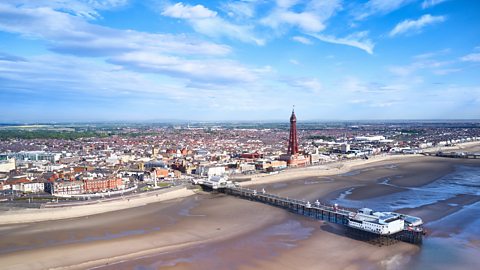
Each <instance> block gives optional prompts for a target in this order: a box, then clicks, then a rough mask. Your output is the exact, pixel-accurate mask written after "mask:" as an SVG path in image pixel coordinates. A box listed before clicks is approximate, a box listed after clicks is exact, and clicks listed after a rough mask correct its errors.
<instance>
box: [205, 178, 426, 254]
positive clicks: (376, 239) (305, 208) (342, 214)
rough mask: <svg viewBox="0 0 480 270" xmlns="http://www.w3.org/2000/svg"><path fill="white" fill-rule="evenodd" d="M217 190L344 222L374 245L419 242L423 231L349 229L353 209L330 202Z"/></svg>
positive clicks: (355, 235) (352, 232)
mask: <svg viewBox="0 0 480 270" xmlns="http://www.w3.org/2000/svg"><path fill="white" fill-rule="evenodd" d="M202 186H203V187H204V188H206V189H210V187H209V186H204V185H202ZM217 191H218V192H221V193H225V194H228V195H232V196H236V197H239V198H242V199H247V200H251V201H256V202H261V203H265V204H269V205H272V206H275V207H279V208H283V209H285V210H288V211H290V212H292V213H296V214H299V215H303V216H307V217H309V218H313V219H317V220H323V221H327V222H331V223H335V224H340V225H344V226H345V227H346V228H347V230H346V234H347V236H349V237H351V238H354V239H359V240H362V241H367V242H370V243H372V244H376V245H388V244H392V243H395V242H397V241H403V242H407V243H412V244H416V245H419V244H421V243H422V239H423V234H424V232H423V229H422V228H421V227H413V228H411V227H406V228H405V229H404V230H403V231H400V232H398V233H394V234H390V235H380V234H375V233H371V232H367V231H364V230H359V229H354V228H351V227H349V226H347V225H348V218H349V216H351V215H352V214H353V215H354V214H355V212H352V211H350V210H346V209H341V208H338V207H335V206H331V205H325V204H322V203H320V202H318V201H317V202H315V203H310V202H306V201H300V200H295V199H290V198H285V197H280V196H277V195H273V194H268V193H266V192H264V191H263V192H262V191H260V192H258V191H256V190H252V189H248V188H241V187H222V188H218V189H217Z"/></svg>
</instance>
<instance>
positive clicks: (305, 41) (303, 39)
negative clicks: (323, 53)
mask: <svg viewBox="0 0 480 270" xmlns="http://www.w3.org/2000/svg"><path fill="white" fill-rule="evenodd" d="M292 40H294V41H297V42H300V43H303V44H305V45H312V44H313V42H312V41H311V40H310V39H308V38H306V37H301V36H294V37H292Z"/></svg>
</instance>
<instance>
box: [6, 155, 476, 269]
mask: <svg viewBox="0 0 480 270" xmlns="http://www.w3.org/2000/svg"><path fill="white" fill-rule="evenodd" d="M332 166H334V167H332V168H328V170H327V169H325V168H313V167H311V168H307V169H299V170H288V171H286V172H284V173H282V174H279V175H273V176H268V177H262V178H258V179H255V180H253V181H252V182H251V183H246V184H247V185H248V186H251V187H253V188H265V189H266V190H267V191H268V192H270V193H274V194H279V195H282V196H288V197H291V198H297V199H307V200H311V201H313V200H316V199H319V200H322V201H329V200H332V199H335V198H337V197H338V196H339V195H341V194H345V198H347V199H351V200H364V199H365V200H367V201H368V200H369V199H371V198H377V197H381V196H391V195H394V194H396V193H400V192H401V191H404V190H408V189H411V188H418V187H423V186H426V185H428V184H430V183H433V182H435V181H436V180H437V179H439V178H440V177H443V176H444V175H448V174H450V173H452V172H454V171H455V170H456V168H457V166H468V167H480V162H479V161H478V160H460V159H446V158H437V157H424V156H392V157H390V156H388V157H379V158H376V159H369V160H367V161H364V160H355V161H348V162H344V163H342V164H335V165H332ZM346 191H349V192H347V193H345V192H346ZM179 197H180V198H179ZM478 201H479V196H476V195H460V196H455V197H453V198H451V199H448V200H445V201H439V202H435V203H432V204H430V205H424V206H422V207H415V208H405V209H401V211H402V212H405V213H410V214H415V215H418V216H421V217H422V218H424V219H425V221H426V222H427V225H426V226H427V229H428V226H429V224H430V223H431V222H435V221H437V220H441V219H442V218H444V217H446V216H448V215H450V214H454V213H457V212H458V211H461V210H462V209H463V207H464V206H467V205H471V204H473V203H475V202H478ZM112 203H114V204H113V205H110V206H108V207H105V206H104V205H101V206H100V207H99V206H95V205H94V206H90V208H85V210H82V211H84V212H82V211H79V209H76V208H75V209H74V208H71V209H63V210H62V209H41V211H44V210H45V211H46V212H45V213H43V212H38V213H36V214H35V215H32V214H31V213H30V211H35V210H23V211H24V213H14V212H13V211H12V213H5V214H2V216H1V223H2V224H3V225H0V237H1V238H0V239H1V241H0V263H1V265H2V268H4V269H90V268H95V269H97V268H100V269H160V268H161V269H169V268H172V269H259V268H261V269H319V268H325V269H327V268H328V269H403V268H402V265H405V263H407V262H408V261H409V260H411V258H412V256H415V254H418V253H419V250H420V248H419V247H418V246H414V245H410V244H407V243H397V244H395V245H392V246H383V247H378V246H374V245H371V244H369V243H365V242H362V241H357V240H354V239H351V238H348V237H346V236H344V230H343V228H342V227H338V226H335V225H331V224H328V223H324V222H319V221H315V220H311V219H308V218H305V217H302V216H298V215H295V214H292V213H288V212H286V211H284V210H282V209H277V208H274V207H270V206H268V205H264V204H260V203H256V202H251V201H246V200H241V199H237V198H233V197H228V196H226V195H222V194H210V193H204V192H200V193H198V194H193V192H192V191H189V190H182V189H181V190H177V191H174V193H173V192H172V193H170V194H169V193H166V194H165V195H164V196H160V195H159V197H156V196H155V199H152V198H138V200H130V201H127V202H124V201H120V202H112ZM85 207H87V206H85ZM97 208H98V209H97ZM47 210H48V211H47ZM37 211H38V210H37ZM49 211H52V212H51V213H48V212H49ZM57 211H58V212H57ZM95 211H98V212H95ZM72 213H77V214H72ZM46 215H47V216H51V217H50V218H49V219H58V218H60V219H61V220H46V221H41V222H33V221H35V220H44V219H45V218H46V217H45V216H46ZM76 215H78V216H76ZM82 215H86V216H83V217H80V216H82ZM33 217H35V218H33ZM19 221H23V223H19ZM27 221H28V222H27ZM451 233H455V232H454V229H449V231H437V232H435V234H434V235H436V236H442V237H447V236H448V235H450V234H451ZM471 242H472V243H476V242H475V239H473V240H471ZM332 258H335V259H332ZM339 258H341V259H339Z"/></svg>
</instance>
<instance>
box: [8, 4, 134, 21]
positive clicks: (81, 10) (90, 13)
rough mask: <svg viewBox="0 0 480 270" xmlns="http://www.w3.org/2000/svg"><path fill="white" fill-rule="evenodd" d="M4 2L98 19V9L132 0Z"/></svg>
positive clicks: (116, 6) (118, 5)
mask: <svg viewBox="0 0 480 270" xmlns="http://www.w3.org/2000/svg"><path fill="white" fill-rule="evenodd" d="M2 2H3V3H4V4H11V5H13V6H17V7H22V8H51V9H54V10H61V11H66V12H68V13H70V14H73V15H76V16H80V17H84V18H87V19H96V18H100V17H101V16H100V14H99V13H98V12H97V11H98V10H110V9H114V8H118V7H122V6H125V5H127V4H128V3H129V2H130V0H69V1H65V0H35V1H31V0H3V1H2Z"/></svg>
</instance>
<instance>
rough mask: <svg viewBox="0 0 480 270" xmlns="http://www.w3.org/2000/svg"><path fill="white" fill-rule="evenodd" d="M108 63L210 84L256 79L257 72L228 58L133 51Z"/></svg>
mask: <svg viewBox="0 0 480 270" xmlns="http://www.w3.org/2000/svg"><path fill="white" fill-rule="evenodd" d="M109 62H111V63H113V64H117V65H121V66H124V67H127V68H129V69H133V70H139V71H143V72H145V71H146V72H152V73H159V74H165V75H169V76H174V77H180V78H185V79H188V80H194V81H201V82H209V83H219V84H225V83H244V82H245V83H246V82H252V81H254V80H256V79H257V75H256V72H254V71H253V70H250V69H248V68H246V67H243V66H242V65H240V64H238V63H236V62H233V61H230V60H189V59H182V58H179V57H174V56H163V55H158V54H156V53H153V54H152V53H148V52H132V53H126V54H122V55H119V56H116V57H113V58H111V59H110V60H109Z"/></svg>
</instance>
